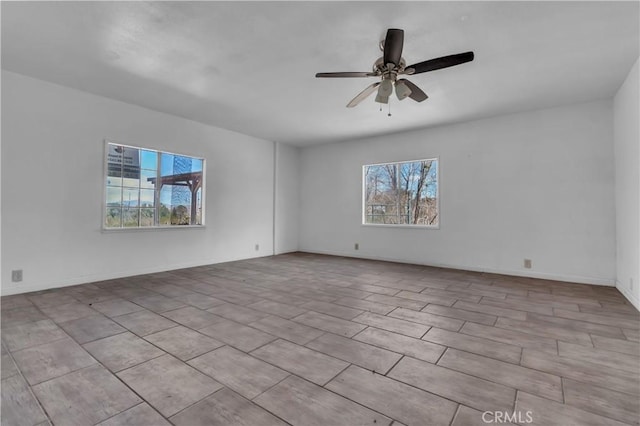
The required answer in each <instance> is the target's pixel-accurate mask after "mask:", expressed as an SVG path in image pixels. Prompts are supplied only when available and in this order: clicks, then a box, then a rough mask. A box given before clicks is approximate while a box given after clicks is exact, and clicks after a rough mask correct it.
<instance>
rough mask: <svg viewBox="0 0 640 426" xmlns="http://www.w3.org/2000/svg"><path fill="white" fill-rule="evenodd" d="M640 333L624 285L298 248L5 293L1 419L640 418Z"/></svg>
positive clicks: (418, 421)
mask: <svg viewBox="0 0 640 426" xmlns="http://www.w3.org/2000/svg"><path fill="white" fill-rule="evenodd" d="M639 340H640V315H639V313H638V311H636V310H635V309H634V308H633V307H632V306H631V305H630V304H629V303H627V302H626V300H625V299H624V298H623V297H622V296H621V295H620V294H619V293H618V292H617V290H615V289H613V288H606V287H596V286H588V285H580V284H572V283H560V282H552V281H545V280H534V279H527V278H516V277H508V276H499V275H490V274H482V273H472V272H464V271H456V270H447V269H438V268H430V267H421V266H415V265H403V264H397V263H386V262H376V261H366V260H357V259H346V258H340V257H331V256H320V255H311V254H304V253H295V254H289V255H281V256H276V257H268V258H260V259H252V260H245V261H239V262H232V263H226V264H218V265H211V266H203V267H198V268H191V269H185V270H180V271H172V272H166V273H158V274H150V275H146V276H138V277H131V278H124V279H119V280H112V281H105V282H98V283H92V284H85V285H79V286H73V287H66V288H62V289H55V290H48V291H42V292H36V293H29V294H24V295H16V296H9V297H3V298H2V419H1V420H2V425H3V426H11V425H21V426H32V425H46V424H54V425H70V426H83V425H97V424H99V425H103V426H104V425H111V426H114V425H132V424H135V425H152V426H161V425H169V424H174V425H185V426H196V425H247V426H266V425H285V424H292V425H303V426H311V425H349V426H351V425H365V424H368V425H374V424H375V425H376V426H383V425H391V424H394V425H402V424H404V425H429V426H431V425H456V426H460V425H483V424H488V423H485V422H483V413H484V412H490V413H486V414H484V420H486V421H487V422H493V423H494V424H496V423H498V417H497V416H499V415H501V414H500V413H503V412H506V413H507V414H508V416H509V417H508V418H507V420H508V421H511V422H515V423H522V424H528V423H532V424H537V425H563V426H564V425H598V426H600V425H622V424H631V425H638V424H639V415H640V413H639V406H640V343H639ZM496 413H497V414H496ZM499 419H500V420H503V421H504V420H505V417H504V416H502V417H500V418H499ZM529 420H531V421H532V422H530V421H529ZM503 424H504V423H503Z"/></svg>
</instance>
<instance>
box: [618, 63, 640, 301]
mask: <svg viewBox="0 0 640 426" xmlns="http://www.w3.org/2000/svg"><path fill="white" fill-rule="evenodd" d="M639 61H640V60H639ZM639 61H636V63H635V65H634V66H633V68H632V69H631V72H630V73H629V75H628V76H627V79H626V80H625V82H624V83H623V85H622V87H620V90H619V91H618V93H617V94H616V96H615V98H614V103H613V105H614V140H615V170H616V174H615V182H616V187H615V193H616V198H615V199H616V242H617V244H616V253H617V256H616V258H617V262H616V287H617V288H618V290H620V291H621V292H622V294H624V295H625V296H626V297H627V298H628V299H629V300H630V301H631V302H632V303H633V304H634V305H635V307H636V308H638V309H640V173H639V172H638V169H639V167H640V119H639V117H640V106H639V103H640V101H639V96H640V89H639V87H638V80H640V70H639V69H638V62H639ZM632 283H633V284H632Z"/></svg>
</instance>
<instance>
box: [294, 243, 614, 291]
mask: <svg viewBox="0 0 640 426" xmlns="http://www.w3.org/2000/svg"><path fill="white" fill-rule="evenodd" d="M300 252H303V253H313V254H324V255H328V256H342V257H352V258H355V259H368V260H380V261H385V262H398V263H407V264H412V265H421V266H432V267H436V268H447V269H460V270H464V271H473V272H486V273H490V274H500V275H511V276H516V277H525V278H538V279H544V280H552V281H565V282H571V283H578V284H589V285H599V286H605V287H614V286H615V281H614V280H613V279H608V278H599V277H585V276H580V275H568V274H557V273H548V272H535V271H531V272H529V271H521V270H510V269H495V268H486V267H482V266H473V265H471V266H470V265H455V264H447V263H433V262H412V261H407V260H402V259H394V258H390V257H384V256H375V255H370V254H363V255H355V254H354V253H352V252H349V253H347V252H334V251H324V250H305V249H301V250H300Z"/></svg>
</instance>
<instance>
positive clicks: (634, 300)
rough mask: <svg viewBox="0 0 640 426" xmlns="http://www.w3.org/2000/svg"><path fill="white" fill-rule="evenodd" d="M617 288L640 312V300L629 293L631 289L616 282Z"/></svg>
mask: <svg viewBox="0 0 640 426" xmlns="http://www.w3.org/2000/svg"><path fill="white" fill-rule="evenodd" d="M616 288H617V289H618V291H619V292H620V293H622V295H623V296H624V297H626V298H627V300H628V301H629V302H630V303H631V304H632V305H633V306H634V307H635V308H636V309H637V310H638V311H640V300H638V298H637V297H635V296H634V295H633V294H632V293H631V291H629V287H625V286H624V285H622V283H621V282H620V281H618V280H616Z"/></svg>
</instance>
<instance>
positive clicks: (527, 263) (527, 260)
mask: <svg viewBox="0 0 640 426" xmlns="http://www.w3.org/2000/svg"><path fill="white" fill-rule="evenodd" d="M524 267H525V268H526V269H531V259H525V260H524Z"/></svg>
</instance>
